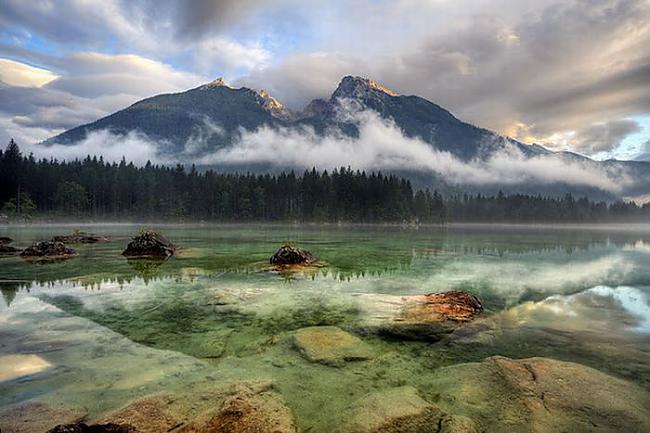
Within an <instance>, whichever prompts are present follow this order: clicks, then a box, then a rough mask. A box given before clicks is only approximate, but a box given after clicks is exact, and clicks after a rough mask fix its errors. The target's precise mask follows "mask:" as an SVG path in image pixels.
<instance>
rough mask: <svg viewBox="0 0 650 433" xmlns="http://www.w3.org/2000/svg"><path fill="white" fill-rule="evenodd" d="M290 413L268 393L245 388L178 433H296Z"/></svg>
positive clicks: (277, 395) (276, 395)
mask: <svg viewBox="0 0 650 433" xmlns="http://www.w3.org/2000/svg"><path fill="white" fill-rule="evenodd" d="M297 432H298V429H297V428H296V424H295V422H294V419H293V416H292V414H291V411H290V410H289V408H287V406H286V405H285V404H284V401H283V399H282V397H281V396H280V395H279V394H278V393H276V392H273V391H271V390H260V391H259V392H257V391H255V390H251V389H248V388H245V387H242V388H240V389H239V390H237V391H236V392H235V393H234V394H232V395H231V396H229V397H227V398H226V399H225V401H224V402H223V403H222V405H221V407H220V408H219V409H217V410H208V411H206V412H205V413H204V414H202V415H200V416H199V417H197V419H196V420H194V421H193V422H192V423H191V424H190V425H188V426H187V427H185V428H183V429H182V430H181V433H297Z"/></svg>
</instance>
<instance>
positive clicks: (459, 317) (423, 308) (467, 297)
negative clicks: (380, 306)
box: [402, 291, 483, 323]
mask: <svg viewBox="0 0 650 433" xmlns="http://www.w3.org/2000/svg"><path fill="white" fill-rule="evenodd" d="M481 311H483V305H482V304H481V301H479V299H478V298H477V297H476V296H474V295H472V294H469V293H466V292H457V291H452V292H443V293H430V294H428V295H418V296H410V297H408V299H407V303H406V305H405V306H404V310H403V313H402V318H403V320H404V321H406V322H413V323H430V322H439V321H443V320H451V321H454V322H468V321H470V320H472V319H473V318H474V317H476V315H478V314H479V313H480V312H481Z"/></svg>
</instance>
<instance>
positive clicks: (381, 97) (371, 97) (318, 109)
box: [44, 76, 650, 199]
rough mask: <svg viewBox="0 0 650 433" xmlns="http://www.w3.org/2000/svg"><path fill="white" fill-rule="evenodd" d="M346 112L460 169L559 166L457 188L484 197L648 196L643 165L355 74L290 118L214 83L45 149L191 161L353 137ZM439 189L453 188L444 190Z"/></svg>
mask: <svg viewBox="0 0 650 433" xmlns="http://www.w3.org/2000/svg"><path fill="white" fill-rule="evenodd" d="M351 107H352V109H355V107H356V109H371V110H374V111H375V112H377V113H378V114H379V116H381V117H382V118H383V119H390V120H391V121H392V122H393V123H394V125H396V126H397V127H399V129H400V130H401V131H402V133H403V134H404V135H405V136H407V137H412V138H415V137H417V138H419V139H421V140H422V141H424V142H426V143H428V144H429V145H430V146H431V147H432V148H434V149H437V150H440V151H445V152H449V153H450V154H452V155H453V156H455V157H456V158H457V159H458V160H459V161H462V162H464V163H467V162H470V161H471V162H476V161H479V162H480V161H488V160H489V159H490V158H491V157H493V156H495V155H507V154H510V153H512V152H513V150H514V152H515V153H517V154H518V155H520V156H521V158H531V157H534V156H540V157H542V158H543V159H544V163H546V162H548V163H552V164H564V165H565V166H564V168H563V170H565V173H560V175H559V177H558V174H557V173H556V174H555V179H554V180H550V181H549V180H547V179H544V178H543V175H544V173H543V172H544V170H546V169H547V168H545V167H544V166H543V164H538V165H536V166H535V169H536V170H537V171H538V172H541V178H540V174H539V173H538V174H537V178H531V179H528V180H526V181H525V182H520V183H517V184H513V183H512V182H505V183H503V182H499V181H495V182H468V183H467V185H461V186H462V188H460V189H466V190H473V191H485V192H495V191H498V190H500V189H503V190H504V191H506V192H526V193H531V192H532V193H538V192H539V193H544V194H553V195H560V194H564V193H566V192H573V193H575V194H581V195H582V194H585V195H589V196H590V197H592V198H607V199H611V198H615V197H621V196H647V195H648V194H649V193H650V163H648V162H627V161H606V162H598V161H593V160H591V159H589V158H586V157H584V156H581V155H578V154H574V153H570V152H552V151H550V150H548V149H546V148H545V147H542V146H539V145H528V144H524V143H521V142H518V141H517V140H514V139H512V138H508V137H503V136H501V135H499V134H497V133H495V132H492V131H490V130H487V129H484V128H479V127H476V126H474V125H471V124H469V123H466V122H463V121H462V120H459V119H458V118H456V117H455V116H454V115H453V114H451V113H450V112H449V111H447V110H445V109H444V108H442V107H440V106H439V105H436V104H434V103H433V102H431V101H428V100H426V99H424V98H421V97H419V96H413V95H399V94H397V93H396V92H394V91H392V90H390V89H388V88H386V87H384V86H382V85H381V84H379V83H377V82H375V81H373V80H370V79H367V78H362V77H354V76H346V77H344V78H343V79H342V80H341V82H340V83H339V85H338V87H337V88H336V89H335V90H334V92H333V93H332V95H331V96H330V98H329V99H316V100H313V101H311V102H310V103H309V104H308V105H307V106H306V107H305V108H304V109H303V110H302V111H299V112H292V111H291V110H289V109H288V108H287V107H285V106H284V105H283V104H282V103H281V102H280V101H279V100H277V99H276V98H274V97H273V96H271V95H270V94H269V93H268V92H266V91H264V90H260V91H256V90H253V89H249V88H246V87H241V88H234V87H231V86H229V85H228V84H226V83H225V82H224V81H223V80H222V79H217V80H215V81H213V82H211V83H208V84H205V85H202V86H199V87H197V88H194V89H191V90H188V91H185V92H180V93H173V94H163V95H157V96H154V97H151V98H147V99H143V100H141V101H139V102H136V103H135V104H133V105H131V106H130V107H127V108H125V109H123V110H120V111H118V112H116V113H113V114H111V115H109V116H106V117H104V118H101V119H99V120H97V121H95V122H92V123H89V124H86V125H82V126H79V127H76V128H73V129H71V130H68V131H66V132H64V133H62V134H60V135H58V136H56V137H52V138H50V139H48V140H46V141H45V142H44V144H45V145H50V144H54V143H58V144H74V143H76V142H78V141H80V140H83V139H84V138H86V137H87V136H88V134H90V133H92V132H93V131H100V130H110V131H111V132H112V133H114V134H127V133H129V132H132V131H138V132H139V133H142V134H146V136H147V137H148V138H149V139H151V140H153V141H154V142H155V143H156V145H157V146H158V149H159V153H160V154H161V155H165V156H166V157H167V159H168V160H169V159H171V160H174V159H176V160H179V162H188V161H190V162H191V161H194V160H198V159H199V158H200V157H201V155H204V154H207V153H210V152H212V153H213V152H215V151H216V150H218V149H228V148H229V146H232V145H233V144H234V143H236V142H237V140H238V139H239V138H240V137H241V134H242V131H243V130H247V131H255V130H258V129H259V128H260V127H262V126H267V127H269V128H276V129H280V128H293V127H295V128H297V130H301V129H300V128H302V129H304V128H305V127H309V128H312V129H313V130H314V131H315V133H316V134H320V135H324V134H328V133H331V131H337V133H338V134H345V135H348V136H350V137H355V136H358V135H359V126H358V125H359V124H358V122H357V121H355V119H354V118H352V119H351V118H350V116H346V115H342V112H343V114H345V112H346V110H349V109H350V108H351ZM343 108H345V110H342V109H343ZM188 155H190V156H189V157H188ZM567 164H568V165H567ZM571 164H573V165H571ZM576 164H577V165H579V167H578V168H579V169H582V168H585V169H586V170H593V171H594V173H599V172H603V170H606V173H614V175H615V176H619V178H620V180H621V182H623V183H625V186H622V187H621V188H614V190H616V189H619V190H620V191H617V192H616V193H615V194H613V193H612V192H611V191H612V188H610V189H609V190H607V191H606V190H603V188H601V187H600V186H599V182H598V181H599V179H598V176H599V174H594V175H593V176H590V177H592V178H593V179H591V180H590V182H587V183H584V182H582V183H581V182H576V181H575V177H576V175H575V173H572V171H573V170H574V169H575V167H576ZM213 165H215V166H217V167H220V168H222V169H232V170H249V171H270V170H273V169H277V168H278V167H277V166H273V165H272V164H270V163H268V164H267V163H259V162H257V163H250V164H245V163H239V164H238V165H232V164H226V165H222V164H220V163H219V162H218V161H217V162H215V163H214V164H213ZM280 168H292V167H287V166H283V167H280ZM506 168H507V167H506ZM498 169H499V168H497V170H498ZM393 171H395V172H397V173H398V174H400V175H403V176H407V177H409V178H410V179H411V180H412V181H413V182H414V183H415V184H416V186H420V187H422V186H435V187H438V188H440V187H441V182H442V181H441V179H437V178H436V175H435V174H433V173H432V172H431V171H428V172H423V171H418V170H414V169H409V168H408V167H404V168H402V169H400V170H393ZM497 174H498V173H497ZM564 174H566V179H567V180H566V181H564V177H563V175H564ZM572 179H573V180H572ZM630 179H632V181H630ZM455 183H456V184H457V183H458V182H455ZM446 188H447V189H449V190H452V189H453V188H454V186H453V185H450V184H448V185H447V186H446ZM460 189H459V190H460Z"/></svg>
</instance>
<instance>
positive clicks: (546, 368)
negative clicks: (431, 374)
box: [433, 356, 650, 433]
mask: <svg viewBox="0 0 650 433" xmlns="http://www.w3.org/2000/svg"><path fill="white" fill-rule="evenodd" d="M433 386H434V389H435V391H436V393H438V394H439V396H440V399H439V400H438V404H439V405H440V406H441V407H442V408H444V409H446V410H449V411H452V412H454V413H463V414H464V415H467V416H469V417H470V418H471V419H472V420H474V421H475V422H477V423H479V424H480V425H481V428H482V429H481V431H485V432H488V433H489V432H495V433H496V432H502V431H508V432H522V433H523V432H536V433H543V432H548V433H551V432H559V431H564V432H574V433H580V432H584V433H587V432H601V433H605V432H611V433H614V432H630V433H632V432H638V433H641V432H648V431H650V394H649V393H648V392H647V391H645V390H643V389H641V388H640V387H638V386H636V385H635V384H633V383H630V382H627V381H625V380H621V379H618V378H614V377H612V376H609V375H607V374H605V373H602V372H600V371H598V370H595V369H593V368H590V367H586V366H583V365H580V364H575V363H571V362H564V361H557V360H554V359H548V358H527V359H519V360H513V359H509V358H505V357H501V356H496V357H491V358H487V359H485V360H484V361H482V362H475V363H467V364H459V365H454V366H450V367H444V368H441V369H439V370H437V371H436V373H435V380H434V382H433Z"/></svg>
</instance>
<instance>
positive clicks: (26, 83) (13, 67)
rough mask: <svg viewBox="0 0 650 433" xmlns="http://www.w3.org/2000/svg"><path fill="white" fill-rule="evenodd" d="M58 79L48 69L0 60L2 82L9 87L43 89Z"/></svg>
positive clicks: (0, 80) (0, 78) (0, 79)
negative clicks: (42, 87)
mask: <svg viewBox="0 0 650 433" xmlns="http://www.w3.org/2000/svg"><path fill="white" fill-rule="evenodd" d="M56 78H57V75H56V74H54V73H52V72H51V71H48V70H46V69H41V68H35V67H33V66H30V65H26V64H24V63H20V62H14V61H12V60H9V59H0V82H1V83H5V84H7V85H9V86H19V87H41V86H43V85H44V84H47V83H49V82H50V81H52V80H55V79H56Z"/></svg>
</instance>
